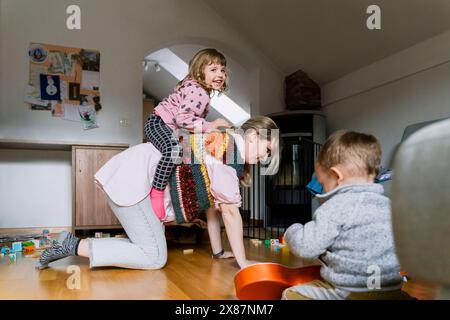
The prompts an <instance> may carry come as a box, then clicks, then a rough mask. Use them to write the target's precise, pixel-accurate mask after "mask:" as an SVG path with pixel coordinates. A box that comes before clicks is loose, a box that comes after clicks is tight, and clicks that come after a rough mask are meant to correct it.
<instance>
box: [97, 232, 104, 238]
mask: <svg viewBox="0 0 450 320" xmlns="http://www.w3.org/2000/svg"><path fill="white" fill-rule="evenodd" d="M95 237H96V238H103V233H101V232H96V233H95Z"/></svg>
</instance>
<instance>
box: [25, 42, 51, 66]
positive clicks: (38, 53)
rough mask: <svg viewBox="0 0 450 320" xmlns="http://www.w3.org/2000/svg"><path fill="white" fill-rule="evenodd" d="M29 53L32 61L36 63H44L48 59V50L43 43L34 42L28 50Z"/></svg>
mask: <svg viewBox="0 0 450 320" xmlns="http://www.w3.org/2000/svg"><path fill="white" fill-rule="evenodd" d="M28 55H29V57H30V59H31V61H33V62H36V63H42V62H45V61H46V60H47V56H48V52H47V50H45V48H44V47H43V46H42V45H40V44H33V45H31V46H30V49H29V50H28Z"/></svg>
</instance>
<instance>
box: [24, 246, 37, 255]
mask: <svg viewBox="0 0 450 320" xmlns="http://www.w3.org/2000/svg"><path fill="white" fill-rule="evenodd" d="M34 251H35V248H34V246H26V247H23V253H24V254H30V253H33V252H34Z"/></svg>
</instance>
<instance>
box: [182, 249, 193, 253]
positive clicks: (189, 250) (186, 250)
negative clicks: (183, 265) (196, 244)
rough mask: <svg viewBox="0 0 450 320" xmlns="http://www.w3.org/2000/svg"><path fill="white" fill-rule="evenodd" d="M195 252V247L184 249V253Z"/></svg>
mask: <svg viewBox="0 0 450 320" xmlns="http://www.w3.org/2000/svg"><path fill="white" fill-rule="evenodd" d="M193 253H194V249H185V250H183V254H193Z"/></svg>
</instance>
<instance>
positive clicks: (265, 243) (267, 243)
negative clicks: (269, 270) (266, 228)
mask: <svg viewBox="0 0 450 320" xmlns="http://www.w3.org/2000/svg"><path fill="white" fill-rule="evenodd" d="M264 245H265V246H266V247H268V246H270V240H269V239H266V240H264Z"/></svg>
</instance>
